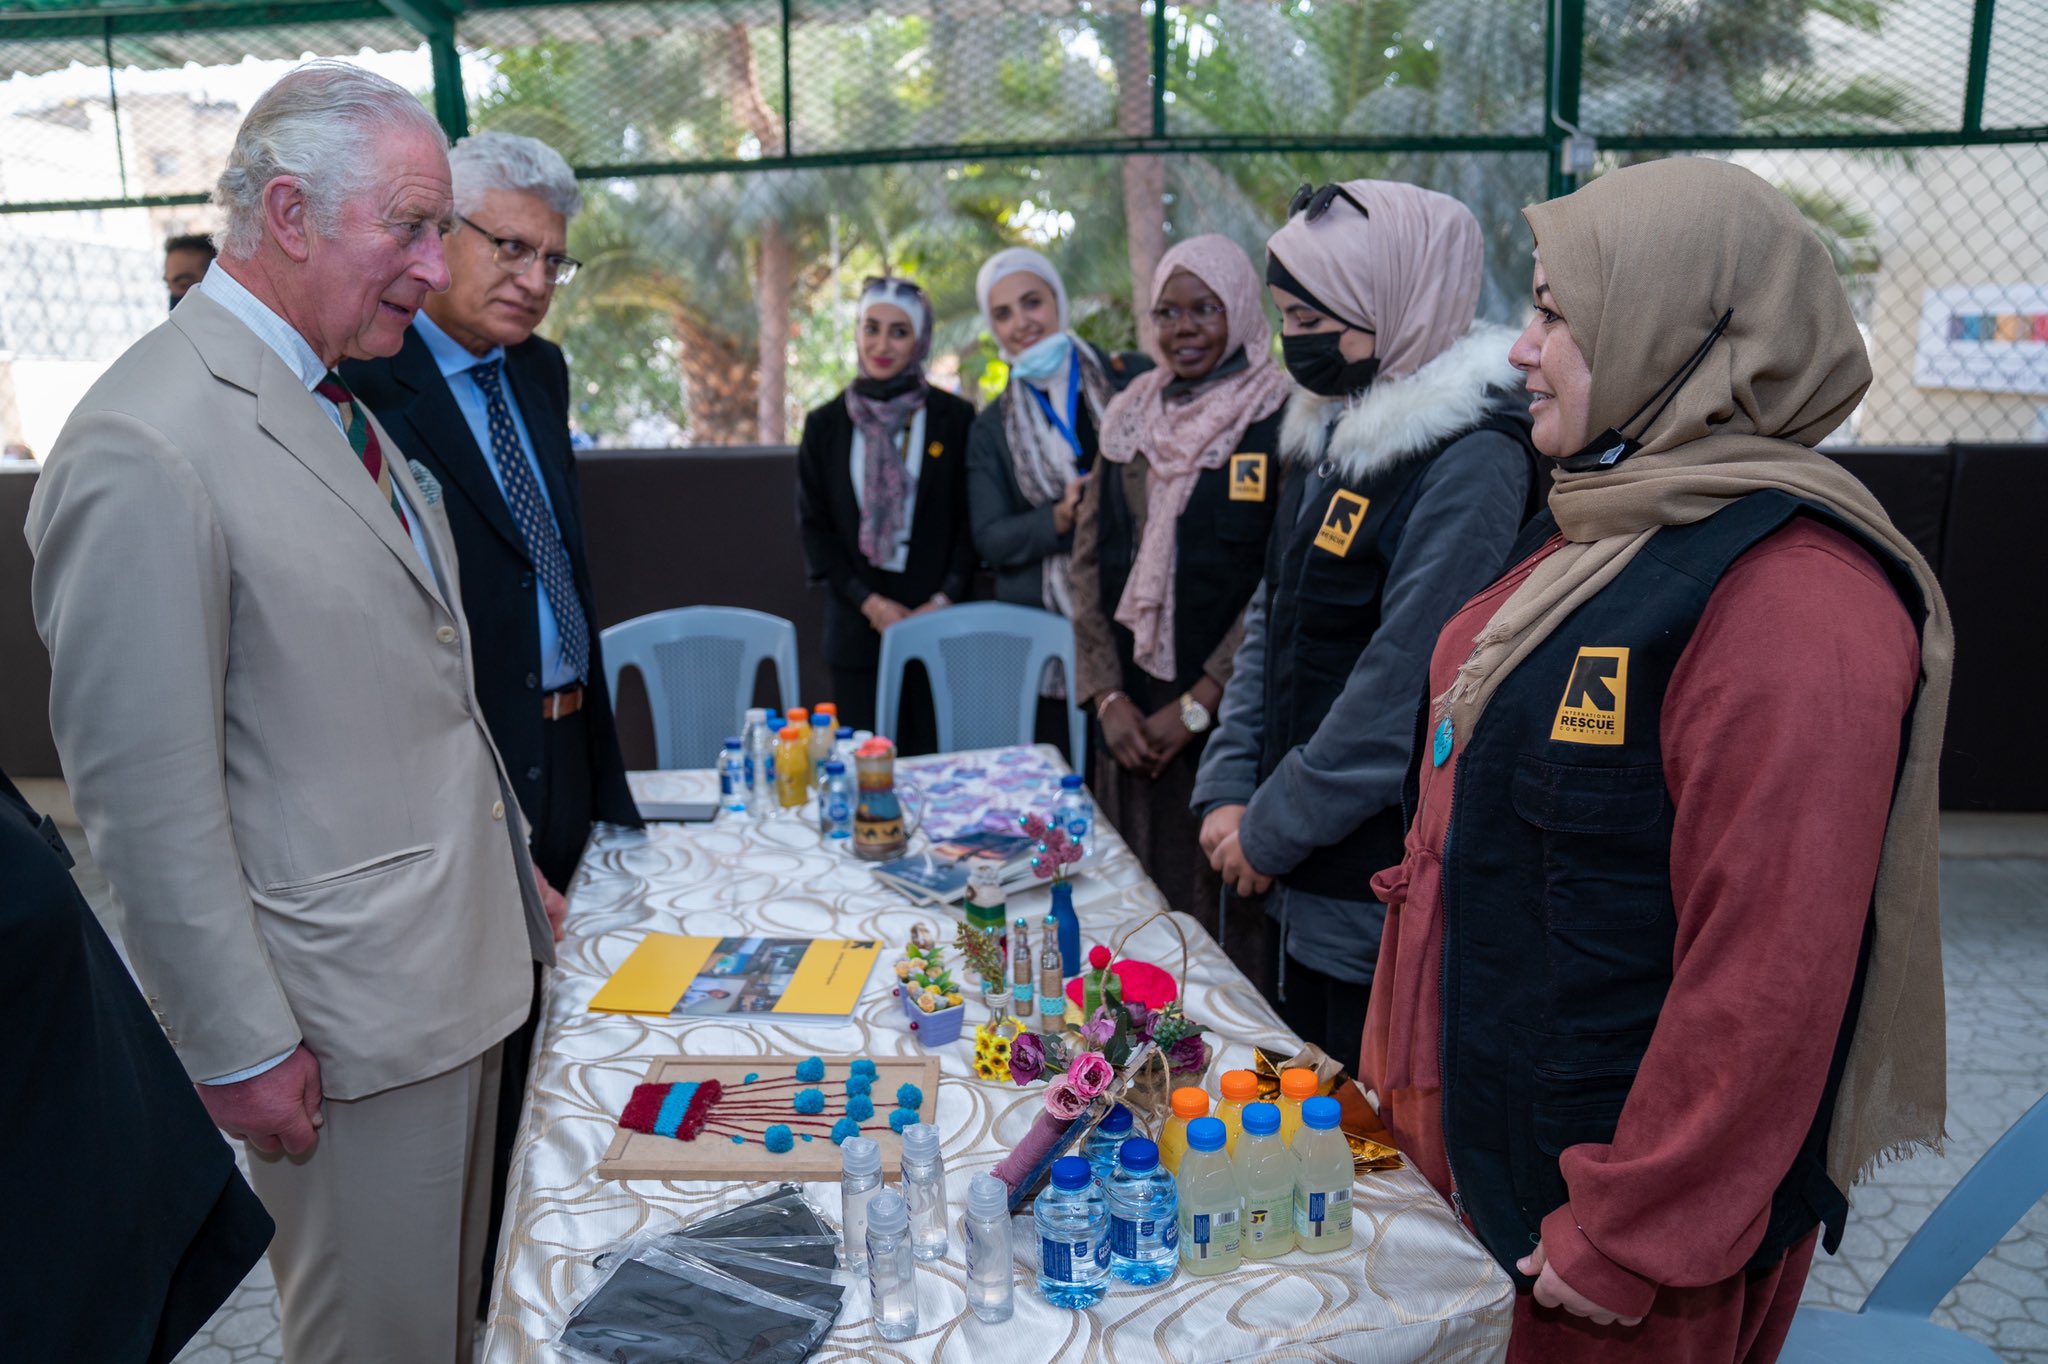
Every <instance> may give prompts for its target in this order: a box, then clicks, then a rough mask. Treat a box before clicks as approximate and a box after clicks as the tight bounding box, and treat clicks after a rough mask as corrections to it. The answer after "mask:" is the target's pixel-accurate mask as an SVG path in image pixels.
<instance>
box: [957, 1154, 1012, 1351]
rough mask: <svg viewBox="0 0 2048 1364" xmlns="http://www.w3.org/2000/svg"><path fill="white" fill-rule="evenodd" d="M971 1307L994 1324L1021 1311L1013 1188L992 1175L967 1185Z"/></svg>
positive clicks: (964, 1230)
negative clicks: (1013, 1252) (1013, 1233)
mask: <svg viewBox="0 0 2048 1364" xmlns="http://www.w3.org/2000/svg"><path fill="white" fill-rule="evenodd" d="M961 1235H962V1237H963V1238H964V1239H965V1240H966V1242H967V1305H968V1306H969V1307H972V1308H973V1309H974V1315H975V1316H977V1317H979V1318H981V1319H982V1320H983V1321H985V1322H988V1323H990V1324H991V1325H993V1324H994V1323H996V1322H1001V1321H1008V1320H1009V1319H1010V1315H1011V1314H1012V1313H1013V1312H1015V1311H1016V1310H1017V1271H1016V1266H1015V1265H1014V1263H1013V1262H1012V1258H1011V1253H1010V1189H1009V1186H1008V1185H1006V1184H1004V1183H1003V1181H1002V1180H1000V1179H997V1178H996V1177H995V1176H994V1175H992V1174H987V1173H983V1174H978V1175H976V1176H975V1177H974V1179H973V1180H972V1181H971V1182H970V1183H969V1184H968V1186H967V1217H966V1219H965V1220H964V1221H963V1222H962V1223H961Z"/></svg>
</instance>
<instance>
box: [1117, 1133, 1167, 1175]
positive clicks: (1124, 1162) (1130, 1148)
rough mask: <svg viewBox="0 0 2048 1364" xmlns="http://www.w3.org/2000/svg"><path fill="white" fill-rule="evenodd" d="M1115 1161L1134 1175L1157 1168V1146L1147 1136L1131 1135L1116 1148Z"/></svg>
mask: <svg viewBox="0 0 2048 1364" xmlns="http://www.w3.org/2000/svg"><path fill="white" fill-rule="evenodd" d="M1116 1163H1117V1164H1119V1165H1121V1166H1123V1167H1124V1168H1125V1169H1126V1170H1129V1171H1130V1172H1131V1173H1132V1174H1134V1175H1142V1174H1147V1173H1149V1172H1151V1171H1153V1170H1156V1169H1158V1168H1159V1146H1158V1144H1157V1143H1156V1142H1154V1141H1152V1140H1151V1139H1150V1138H1148V1137H1132V1138H1131V1139H1130V1140H1129V1141H1127V1142H1125V1143H1124V1144H1123V1145H1122V1146H1119V1147H1117V1148H1116Z"/></svg>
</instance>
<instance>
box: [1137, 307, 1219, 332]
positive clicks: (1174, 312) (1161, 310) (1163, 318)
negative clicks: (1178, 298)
mask: <svg viewBox="0 0 2048 1364" xmlns="http://www.w3.org/2000/svg"><path fill="white" fill-rule="evenodd" d="M1224 311H1225V310H1224V307H1223V305H1222V304H1221V303H1212V302H1205V303H1197V304H1196V305H1195V306H1194V307H1192V308H1186V309H1182V308H1176V307H1175V306H1173V305H1172V304H1171V303H1166V304H1162V305H1160V306H1159V307H1157V308H1154V309H1153V310H1152V325H1153V326H1155V327H1177V326H1179V325H1180V320H1181V319H1182V318H1183V317H1192V318H1194V319H1195V321H1197V322H1199V323H1201V324H1202V325H1203V326H1207V325H1208V324H1210V323H1211V322H1214V321H1215V320H1216V319H1217V318H1219V317H1222V316H1223V313H1224Z"/></svg>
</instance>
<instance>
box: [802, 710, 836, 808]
mask: <svg viewBox="0 0 2048 1364" xmlns="http://www.w3.org/2000/svg"><path fill="white" fill-rule="evenodd" d="M838 723H839V722H838V721H837V720H836V719H834V718H833V717H832V716H830V715H828V714H826V713H825V712H823V711H816V710H814V711H812V712H811V732H810V734H809V736H808V742H809V743H810V746H811V784H812V785H814V786H816V787H817V788H818V789H819V790H821V791H822V790H824V789H825V764H826V763H828V762H830V761H831V760H832V731H833V727H834V726H835V725H837V724H838Z"/></svg>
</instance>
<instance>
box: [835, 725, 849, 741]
mask: <svg viewBox="0 0 2048 1364" xmlns="http://www.w3.org/2000/svg"><path fill="white" fill-rule="evenodd" d="M832 737H833V738H835V739H851V738H853V726H852V725H841V726H840V727H839V732H838V733H836V734H834V735H833V736H832Z"/></svg>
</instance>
